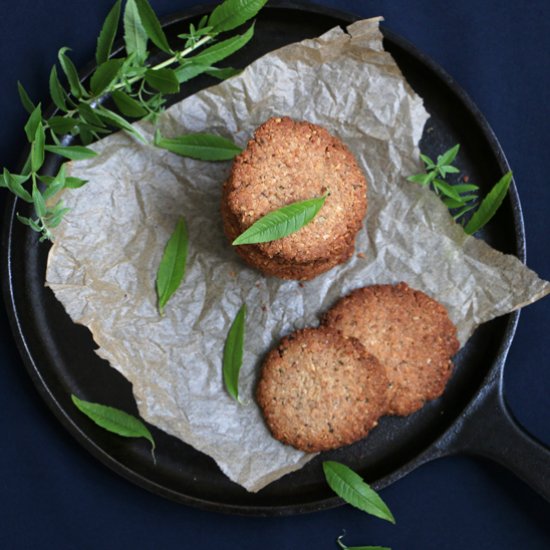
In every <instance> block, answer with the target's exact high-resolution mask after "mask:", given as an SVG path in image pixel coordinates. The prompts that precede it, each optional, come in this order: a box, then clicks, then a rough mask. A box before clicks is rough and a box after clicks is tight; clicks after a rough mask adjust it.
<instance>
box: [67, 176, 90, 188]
mask: <svg viewBox="0 0 550 550" xmlns="http://www.w3.org/2000/svg"><path fill="white" fill-rule="evenodd" d="M87 183H88V180H83V179H81V178H75V177H74V176H68V177H67V178H65V187H66V188H67V189H78V188H79V187H82V186H83V185H86V184H87Z"/></svg>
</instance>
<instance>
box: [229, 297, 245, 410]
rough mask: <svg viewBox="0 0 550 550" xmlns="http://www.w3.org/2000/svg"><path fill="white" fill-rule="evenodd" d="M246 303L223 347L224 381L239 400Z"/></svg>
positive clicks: (230, 393) (234, 321)
mask: <svg viewBox="0 0 550 550" xmlns="http://www.w3.org/2000/svg"><path fill="white" fill-rule="evenodd" d="M245 320H246V304H243V305H242V306H241V309H239V312H238V313H237V315H236V316H235V319H234V320H233V323H232V324H231V328H230V329H229V332H228V333H227V338H226V340H225V346H224V348H223V381H224V383H225V389H226V390H227V392H228V393H229V395H230V396H231V397H233V399H235V400H237V401H239V373H240V371H241V366H242V364H243V350H244V329H245Z"/></svg>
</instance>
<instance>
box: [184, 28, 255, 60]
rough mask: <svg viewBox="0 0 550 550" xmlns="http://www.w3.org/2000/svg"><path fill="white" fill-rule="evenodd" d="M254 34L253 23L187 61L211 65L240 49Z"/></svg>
mask: <svg viewBox="0 0 550 550" xmlns="http://www.w3.org/2000/svg"><path fill="white" fill-rule="evenodd" d="M253 36H254V25H251V26H250V27H249V28H248V30H247V31H246V32H245V33H244V34H238V35H237V36H232V37H231V38H228V39H227V40H223V41H222V42H218V43H217V44H214V45H213V46H210V47H209V48H206V49H205V50H204V51H202V52H201V53H199V54H198V55H195V56H194V57H191V58H189V61H192V62H193V63H196V64H197V65H213V64H214V63H218V61H222V60H223V59H225V58H226V57H228V56H230V55H231V54H233V53H235V52H236V51H237V50H240V49H241V48H242V47H243V46H244V45H245V44H247V43H248V42H249V41H250V39H251V38H252V37H253Z"/></svg>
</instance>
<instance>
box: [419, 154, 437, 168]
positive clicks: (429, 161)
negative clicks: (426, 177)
mask: <svg viewBox="0 0 550 550" xmlns="http://www.w3.org/2000/svg"><path fill="white" fill-rule="evenodd" d="M420 158H421V159H422V160H423V161H424V164H425V165H426V168H427V169H428V170H431V169H432V168H435V162H434V161H433V160H432V159H431V158H430V157H429V156H428V155H423V154H422V153H420Z"/></svg>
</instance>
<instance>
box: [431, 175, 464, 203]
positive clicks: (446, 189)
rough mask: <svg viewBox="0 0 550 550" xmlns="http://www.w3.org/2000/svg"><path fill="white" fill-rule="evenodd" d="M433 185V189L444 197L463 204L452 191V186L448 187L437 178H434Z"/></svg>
mask: <svg viewBox="0 0 550 550" xmlns="http://www.w3.org/2000/svg"><path fill="white" fill-rule="evenodd" d="M433 184H434V187H435V188H436V189H437V190H439V191H441V193H442V194H443V195H445V196H446V197H449V198H451V199H454V200H455V201H458V202H462V203H464V200H463V198H462V197H461V196H460V195H459V194H458V193H457V192H456V191H455V190H454V189H453V186H452V185H449V184H448V183H447V182H445V181H443V180H441V179H439V178H435V179H434V180H433Z"/></svg>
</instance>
